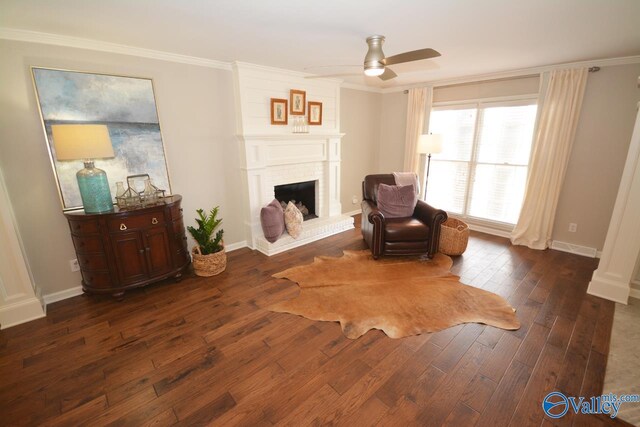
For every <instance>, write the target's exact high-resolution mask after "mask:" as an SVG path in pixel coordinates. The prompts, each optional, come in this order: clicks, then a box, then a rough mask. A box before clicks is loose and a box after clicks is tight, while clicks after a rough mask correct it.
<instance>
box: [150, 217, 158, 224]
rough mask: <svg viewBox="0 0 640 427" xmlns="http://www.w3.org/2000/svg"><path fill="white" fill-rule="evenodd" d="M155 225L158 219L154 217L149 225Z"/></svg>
mask: <svg viewBox="0 0 640 427" xmlns="http://www.w3.org/2000/svg"><path fill="white" fill-rule="evenodd" d="M157 223H158V219H157V218H156V217H154V218H153V219H152V220H151V224H154V225H155V224H157Z"/></svg>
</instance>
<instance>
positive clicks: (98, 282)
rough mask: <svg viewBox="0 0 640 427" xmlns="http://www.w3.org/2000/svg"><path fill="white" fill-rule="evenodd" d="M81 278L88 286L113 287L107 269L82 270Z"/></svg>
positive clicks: (97, 287) (94, 287) (93, 287)
mask: <svg viewBox="0 0 640 427" xmlns="http://www.w3.org/2000/svg"><path fill="white" fill-rule="evenodd" d="M82 279H83V280H84V284H85V285H86V286H87V287H88V288H92V289H110V288H111V287H113V282H112V281H111V275H110V274H109V272H108V271H82Z"/></svg>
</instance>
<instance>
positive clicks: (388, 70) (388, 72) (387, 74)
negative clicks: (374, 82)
mask: <svg viewBox="0 0 640 427" xmlns="http://www.w3.org/2000/svg"><path fill="white" fill-rule="evenodd" d="M396 77H398V75H397V74H396V73H394V72H393V70H392V69H391V68H385V69H384V73H382V74H380V75H379V76H378V78H379V79H380V80H383V81H387V80H391V79H394V78H396Z"/></svg>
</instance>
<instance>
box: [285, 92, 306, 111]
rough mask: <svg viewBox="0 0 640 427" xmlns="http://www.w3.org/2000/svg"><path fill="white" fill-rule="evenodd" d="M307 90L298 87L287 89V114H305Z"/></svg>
mask: <svg viewBox="0 0 640 427" xmlns="http://www.w3.org/2000/svg"><path fill="white" fill-rule="evenodd" d="M306 105H307V92H305V91H304V90H299V89H291V90H290V91H289V107H290V109H289V114H291V115H292V116H304V115H306V114H307V111H306Z"/></svg>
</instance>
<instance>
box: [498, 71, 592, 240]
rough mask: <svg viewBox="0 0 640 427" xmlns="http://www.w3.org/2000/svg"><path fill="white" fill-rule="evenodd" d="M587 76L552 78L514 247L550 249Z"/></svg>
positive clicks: (584, 73) (557, 73) (556, 75)
mask: <svg viewBox="0 0 640 427" xmlns="http://www.w3.org/2000/svg"><path fill="white" fill-rule="evenodd" d="M587 74H588V69H587V68H581V69H570V70H555V71H552V72H551V73H550V74H549V76H548V83H547V86H546V91H545V94H544V96H543V101H542V109H541V111H540V118H539V122H538V129H537V131H536V133H535V139H534V145H533V154H532V157H531V163H530V167H529V177H528V178H527V188H526V190H525V195H524V201H523V204H522V211H521V212H520V218H519V219H518V223H517V224H516V226H515V228H514V229H513V232H512V233H511V242H512V243H513V244H514V245H525V246H528V247H530V248H532V249H546V248H548V247H549V243H550V241H551V232H552V231H553V221H554V219H555V214H556V208H557V206H558V198H559V197H560V189H561V188H562V182H563V181H564V176H565V172H566V170H567V163H568V162H569V155H570V154H571V146H572V145H573V139H574V137H575V133H576V127H577V125H578V118H579V117H580V108H581V106H582V98H583V96H584V89H585V86H586V83H587Z"/></svg>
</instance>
